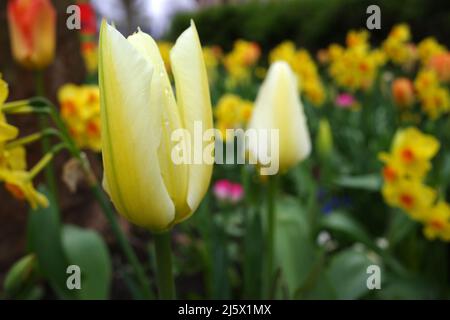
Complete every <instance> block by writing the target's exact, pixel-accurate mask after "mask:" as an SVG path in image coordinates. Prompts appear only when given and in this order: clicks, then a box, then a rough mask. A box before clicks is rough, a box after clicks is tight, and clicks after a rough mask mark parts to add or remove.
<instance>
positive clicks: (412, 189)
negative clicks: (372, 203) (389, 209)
mask: <svg viewBox="0 0 450 320" xmlns="http://www.w3.org/2000/svg"><path fill="white" fill-rule="evenodd" d="M382 193H383V196H384V199H385V200H386V202H387V203H388V204H389V205H391V206H394V207H399V208H401V209H403V210H404V211H405V212H407V213H408V214H410V215H411V217H412V218H414V219H416V220H423V218H424V213H425V212H426V210H428V209H429V208H430V207H431V206H432V205H433V203H434V201H435V199H436V192H435V190H434V189H433V188H430V187H428V186H427V185H424V184H422V183H421V182H420V181H416V180H408V179H402V180H399V181H398V182H397V183H395V184H385V185H384V186H383V188H382Z"/></svg>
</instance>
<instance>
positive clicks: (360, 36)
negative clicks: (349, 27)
mask: <svg viewBox="0 0 450 320" xmlns="http://www.w3.org/2000/svg"><path fill="white" fill-rule="evenodd" d="M328 52H329V60H330V65H329V69H328V71H329V73H330V75H331V77H332V78H333V79H334V81H335V82H336V84H337V85H338V86H340V87H343V88H346V89H349V90H351V91H356V90H359V89H362V90H368V89H370V88H371V87H372V84H373V81H374V80H375V78H376V76H377V74H378V68H379V67H380V66H382V65H383V64H384V63H385V60H386V57H385V54H384V53H383V52H382V51H380V50H371V49H370V45H369V43H368V34H367V33H366V32H364V31H362V32H355V31H350V32H349V34H348V35H347V48H342V47H340V46H338V45H335V44H332V45H331V46H330V47H329V48H328Z"/></svg>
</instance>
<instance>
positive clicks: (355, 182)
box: [334, 173, 382, 191]
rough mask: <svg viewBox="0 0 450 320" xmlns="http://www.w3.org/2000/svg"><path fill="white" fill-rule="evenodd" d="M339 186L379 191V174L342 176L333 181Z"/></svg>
mask: <svg viewBox="0 0 450 320" xmlns="http://www.w3.org/2000/svg"><path fill="white" fill-rule="evenodd" d="M334 183H335V184H336V185H337V186H339V187H344V188H349V189H362V190H368V191H379V190H380V188H381V183H382V182H381V177H380V175H379V174H377V173H374V174H368V175H362V176H343V177H340V178H338V179H336V180H335V181H334Z"/></svg>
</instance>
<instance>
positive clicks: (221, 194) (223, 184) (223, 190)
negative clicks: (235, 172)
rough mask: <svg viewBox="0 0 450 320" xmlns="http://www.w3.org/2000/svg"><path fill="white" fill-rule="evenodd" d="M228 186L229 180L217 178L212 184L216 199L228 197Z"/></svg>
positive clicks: (224, 199) (226, 198)
mask: <svg viewBox="0 0 450 320" xmlns="http://www.w3.org/2000/svg"><path fill="white" fill-rule="evenodd" d="M230 187H231V182H230V181H228V180H226V179H222V180H218V181H217V182H216V183H215V184H214V188H213V191H214V195H215V196H216V198H217V199H219V200H221V201H226V200H228V198H229V197H230Z"/></svg>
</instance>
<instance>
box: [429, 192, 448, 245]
mask: <svg viewBox="0 0 450 320" xmlns="http://www.w3.org/2000/svg"><path fill="white" fill-rule="evenodd" d="M424 224H425V226H424V230H423V232H424V234H425V236H426V237H427V238H428V239H430V240H433V239H436V238H440V239H442V240H444V241H450V206H449V205H448V203H446V202H444V201H440V202H438V203H437V204H436V205H435V206H434V207H433V208H431V209H429V210H427V212H426V213H425V214H424Z"/></svg>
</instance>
